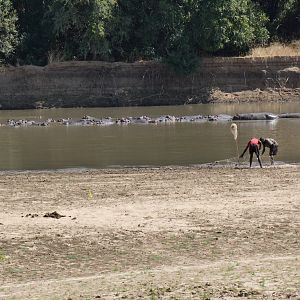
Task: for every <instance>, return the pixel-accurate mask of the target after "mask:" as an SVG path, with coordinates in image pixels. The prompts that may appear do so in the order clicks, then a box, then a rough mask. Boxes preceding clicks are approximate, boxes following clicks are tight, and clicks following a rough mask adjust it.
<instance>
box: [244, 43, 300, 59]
mask: <svg viewBox="0 0 300 300" xmlns="http://www.w3.org/2000/svg"><path fill="white" fill-rule="evenodd" d="M298 55H300V40H299V41H294V42H292V43H289V44H281V43H273V44H271V45H270V46H268V47H258V48H255V49H253V50H252V52H251V54H250V55H249V57H269V56H298Z"/></svg>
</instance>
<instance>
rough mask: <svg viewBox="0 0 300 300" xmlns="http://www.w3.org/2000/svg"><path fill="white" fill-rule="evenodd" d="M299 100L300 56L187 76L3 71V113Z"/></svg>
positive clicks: (77, 67) (217, 65) (80, 69)
mask: <svg viewBox="0 0 300 300" xmlns="http://www.w3.org/2000/svg"><path fill="white" fill-rule="evenodd" d="M299 100H300V57H298V56H297V57H273V58H271V57H269V58H205V59H202V61H201V63H200V65H199V68H198V70H197V72H195V73H193V74H191V75H188V76H183V75H182V76H181V75H176V74H175V73H174V72H173V71H172V70H170V68H169V67H168V66H166V65H164V64H160V63H155V62H137V63H133V64H127V63H105V62H79V61H72V62H64V63H55V64H51V65H48V66H45V67H37V66H22V67H7V68H1V69H0V107H1V108H2V109H19V108H41V107H102V106H103V107H104V106H137V105H145V106H146V105H176V104H188V103H208V102H253V101H299Z"/></svg>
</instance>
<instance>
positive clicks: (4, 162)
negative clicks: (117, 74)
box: [0, 103, 300, 170]
mask: <svg viewBox="0 0 300 300" xmlns="http://www.w3.org/2000/svg"><path fill="white" fill-rule="evenodd" d="M260 111H266V112H272V113H276V114H277V113H283V112H300V105H299V104H295V103H292V104H264V105H262V104H259V105H257V104H240V105H233V104H227V105H224V104H214V105H186V106H167V107H166V106H165V107H134V108H91V109H83V108H81V109H50V110H27V111H1V112H0V121H1V122H3V121H6V120H7V119H42V120H45V119H47V118H54V119H58V118H62V117H64V118H66V117H72V118H81V117H82V116H83V115H90V116H94V117H99V118H100V117H107V116H110V117H114V118H120V117H126V116H142V115H148V116H150V117H156V116H160V115H167V114H168V115H175V116H180V115H196V114H205V115H206V114H220V113H224V114H230V115H234V114H236V113H244V112H260ZM230 124H231V123H230V122H229V123H227V122H207V123H175V124H158V125H154V124H151V125H150V124H149V125H127V126H121V125H112V126H104V127H97V126H95V127H94V126H91V127H79V126H74V127H72V126H69V127H67V126H49V127H27V128H26V127H24V128H23V127H22V128H11V127H6V126H2V127H0V139H1V147H0V152H1V156H0V169H1V170H9V169H10V170H15V169H57V168H74V167H75V168H77V167H87V168H103V167H110V166H144V165H152V166H159V165H190V164H199V163H206V162H212V161H217V160H224V159H227V158H233V157H234V156H236V147H235V142H234V140H233V137H232V134H231V132H230ZM237 124H238V129H239V137H238V146H239V149H240V152H241V151H242V150H243V148H244V147H245V146H246V143H247V141H248V139H249V138H251V137H253V136H257V137H260V136H264V137H273V138H275V139H276V140H277V141H278V142H279V144H280V147H279V153H278V156H277V158H276V159H277V160H281V161H285V162H299V161H300V151H299V150H300V138H299V133H298V132H299V126H300V119H294V120H291V119H280V120H275V121H244V122H237ZM266 152H267V151H266ZM264 161H265V163H267V162H268V156H267V153H266V154H265V155H264Z"/></svg>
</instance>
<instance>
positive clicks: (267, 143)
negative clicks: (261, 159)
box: [259, 137, 278, 165]
mask: <svg viewBox="0 0 300 300" xmlns="http://www.w3.org/2000/svg"><path fill="white" fill-rule="evenodd" d="M259 140H260V141H261V143H262V145H263V150H262V153H261V155H263V154H264V153H265V150H266V147H267V148H269V149H270V152H269V156H270V160H271V165H273V164H274V156H275V155H276V154H277V152H278V143H277V142H276V141H275V140H274V139H271V138H262V137H261V138H260V139H259Z"/></svg>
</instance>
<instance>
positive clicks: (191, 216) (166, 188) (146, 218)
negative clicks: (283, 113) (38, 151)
mask: <svg viewBox="0 0 300 300" xmlns="http://www.w3.org/2000/svg"><path fill="white" fill-rule="evenodd" d="M299 178H300V167H299V166H293V165H277V166H275V167H274V168H273V167H266V168H264V169H259V168H256V167H255V168H253V169H248V168H247V167H239V168H231V167H226V168H225V167H212V166H209V167H205V168H203V167H200V166H199V167H198V166H195V167H161V168H127V169H112V170H105V169H103V170H81V171H74V170H73V171H48V172H46V171H41V172H38V171H32V172H2V173H1V174H0V188H1V194H0V208H1V209H0V223H1V224H0V229H1V231H0V241H1V242H0V270H1V272H0V283H1V284H0V298H3V299H95V298H100V299H138V298H140V299H229V298H230V299H231V298H235V299H249V298H250V299H299V297H300V289H299V280H300V271H299V270H300V264H299V261H300V260H299V259H300V252H299V249H300V247H299V246H300V244H299V241H300V239H299V225H300V219H299V215H300V214H299V212H300V202H299V199H300V180H299ZM54 212H57V214H55V213H54Z"/></svg>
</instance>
